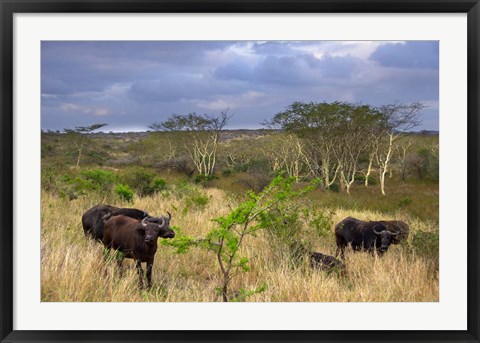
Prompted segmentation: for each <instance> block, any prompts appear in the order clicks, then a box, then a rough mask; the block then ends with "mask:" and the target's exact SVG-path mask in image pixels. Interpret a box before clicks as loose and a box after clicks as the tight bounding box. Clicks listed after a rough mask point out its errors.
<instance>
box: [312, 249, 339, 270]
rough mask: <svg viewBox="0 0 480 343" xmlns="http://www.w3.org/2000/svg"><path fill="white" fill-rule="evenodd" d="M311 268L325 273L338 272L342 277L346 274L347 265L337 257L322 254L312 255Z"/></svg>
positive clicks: (315, 253)
mask: <svg viewBox="0 0 480 343" xmlns="http://www.w3.org/2000/svg"><path fill="white" fill-rule="evenodd" d="M310 266H311V267H312V268H314V269H318V270H325V271H337V272H339V273H340V275H344V274H345V270H346V267H345V264H344V263H343V262H342V261H340V260H337V259H336V258H335V257H333V256H330V255H325V254H322V253H320V252H312V253H310Z"/></svg>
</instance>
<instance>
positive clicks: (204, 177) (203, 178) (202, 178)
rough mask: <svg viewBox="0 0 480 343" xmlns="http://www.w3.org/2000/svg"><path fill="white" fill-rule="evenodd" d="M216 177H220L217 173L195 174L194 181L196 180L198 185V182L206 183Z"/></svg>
mask: <svg viewBox="0 0 480 343" xmlns="http://www.w3.org/2000/svg"><path fill="white" fill-rule="evenodd" d="M215 179H218V177H217V176H215V175H204V174H198V175H195V178H194V180H193V182H195V183H196V184H197V185H198V184H206V183H208V182H209V181H212V180H215Z"/></svg>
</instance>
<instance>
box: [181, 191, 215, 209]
mask: <svg viewBox="0 0 480 343" xmlns="http://www.w3.org/2000/svg"><path fill="white" fill-rule="evenodd" d="M209 200H210V198H209V197H208V195H206V194H203V193H202V192H200V191H199V190H193V191H192V192H191V194H189V195H188V196H187V198H186V200H185V202H186V205H187V208H192V207H196V208H203V207H205V206H206V205H207V204H208V201H209Z"/></svg>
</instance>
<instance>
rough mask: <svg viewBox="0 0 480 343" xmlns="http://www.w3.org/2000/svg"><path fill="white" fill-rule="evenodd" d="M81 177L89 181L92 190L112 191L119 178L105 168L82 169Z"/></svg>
mask: <svg viewBox="0 0 480 343" xmlns="http://www.w3.org/2000/svg"><path fill="white" fill-rule="evenodd" d="M80 177H81V178H82V179H84V180H85V181H86V182H88V183H89V185H90V187H91V188H92V190H98V191H103V192H105V191H110V190H111V189H112V187H113V185H114V183H115V181H116V179H117V178H116V176H115V174H113V173H112V172H109V171H107V170H103V169H92V170H84V171H81V172H80Z"/></svg>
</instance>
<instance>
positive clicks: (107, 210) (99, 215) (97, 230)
mask: <svg viewBox="0 0 480 343" xmlns="http://www.w3.org/2000/svg"><path fill="white" fill-rule="evenodd" d="M116 215H124V216H127V217H131V218H135V219H138V220H142V219H144V218H147V217H149V215H148V213H147V212H145V211H142V210H138V209H135V208H119V207H115V206H110V205H103V204H100V205H96V206H93V207H92V208H91V209H89V210H88V211H86V212H85V213H84V214H83V216H82V225H83V231H84V232H85V236H87V237H88V236H90V237H92V238H94V239H96V240H99V241H101V240H102V239H103V227H104V225H105V221H107V220H108V219H109V218H110V217H112V216H116Z"/></svg>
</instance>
